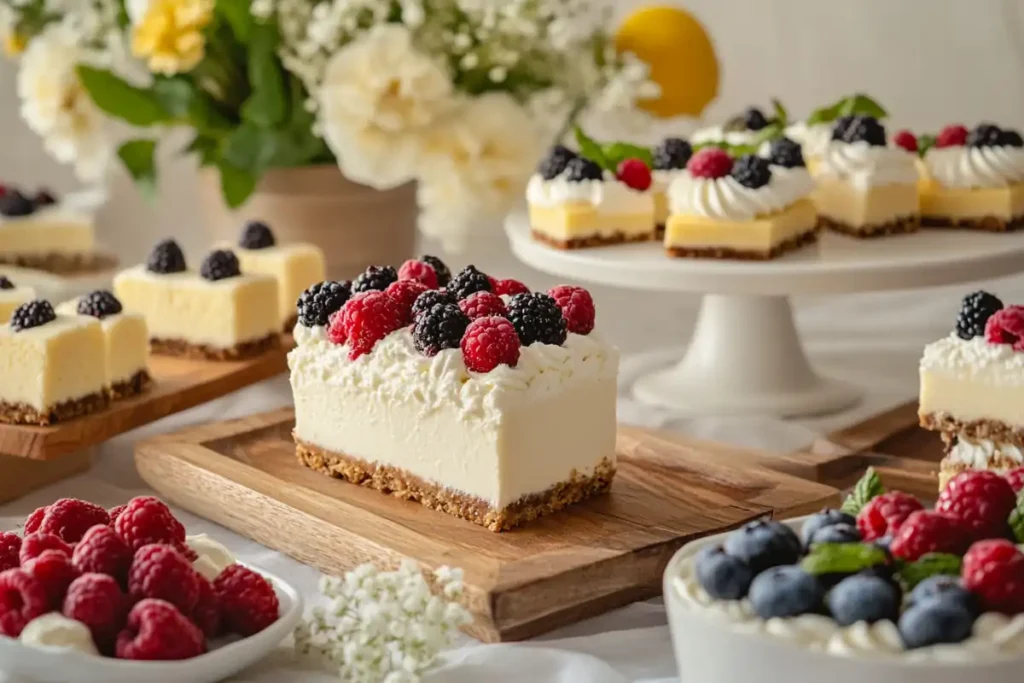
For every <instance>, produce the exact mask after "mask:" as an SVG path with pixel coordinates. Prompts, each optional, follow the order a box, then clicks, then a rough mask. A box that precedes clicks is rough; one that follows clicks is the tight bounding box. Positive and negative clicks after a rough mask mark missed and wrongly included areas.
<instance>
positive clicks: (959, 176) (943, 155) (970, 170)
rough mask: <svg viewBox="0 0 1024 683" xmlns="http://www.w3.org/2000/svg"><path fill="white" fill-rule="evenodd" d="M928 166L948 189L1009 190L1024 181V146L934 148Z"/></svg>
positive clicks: (933, 174) (939, 181)
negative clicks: (1007, 188)
mask: <svg viewBox="0 0 1024 683" xmlns="http://www.w3.org/2000/svg"><path fill="white" fill-rule="evenodd" d="M924 163H925V166H926V167H927V169H928V175H929V176H931V177H932V178H934V179H935V181H936V182H938V183H939V184H940V185H942V186H944V187H953V188H965V189H966V188H992V187H1006V186H1007V185H1010V184H1012V183H1019V182H1021V181H1024V147H1011V146H1009V145H1001V146H998V147H964V146H956V147H942V148H934V147H933V148H932V149H930V150H928V153H927V154H925V156H924Z"/></svg>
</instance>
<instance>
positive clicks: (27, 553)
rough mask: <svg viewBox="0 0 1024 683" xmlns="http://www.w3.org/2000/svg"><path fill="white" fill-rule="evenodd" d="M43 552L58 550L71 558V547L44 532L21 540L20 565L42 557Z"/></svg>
mask: <svg viewBox="0 0 1024 683" xmlns="http://www.w3.org/2000/svg"><path fill="white" fill-rule="evenodd" d="M45 550H59V551H60V552H62V553H64V554H65V555H67V556H68V557H71V546H69V545H68V544H67V543H65V542H64V541H62V540H60V538H59V537H57V536H55V535H53V534H48V533H46V532H44V531H37V532H35V533H34V534H29V535H28V536H26V537H25V538H23V539H22V541H21V551H20V553H19V555H18V556H19V557H20V558H21V563H22V564H25V563H26V562H28V561H29V560H31V559H33V558H36V557H39V556H40V555H42V554H43V551H45Z"/></svg>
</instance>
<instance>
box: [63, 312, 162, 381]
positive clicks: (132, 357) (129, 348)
mask: <svg viewBox="0 0 1024 683" xmlns="http://www.w3.org/2000/svg"><path fill="white" fill-rule="evenodd" d="M56 310H57V313H61V314H63V315H78V299H72V300H71V301H65V302H64V303H62V304H60V305H59V306H58V307H57V309H56ZM85 317H88V316H85ZM99 323H100V326H101V327H102V328H103V336H104V339H105V344H106V354H105V357H106V372H107V385H108V386H113V385H115V384H119V383H122V382H127V381H129V380H131V379H132V378H133V377H135V375H137V374H138V373H139V372H141V371H143V370H145V369H146V368H147V366H148V365H149V331H148V328H147V327H146V319H145V318H144V317H143V316H142V314H140V313H127V312H122V313H117V314H115V315H108V316H106V317H105V318H102V319H99Z"/></svg>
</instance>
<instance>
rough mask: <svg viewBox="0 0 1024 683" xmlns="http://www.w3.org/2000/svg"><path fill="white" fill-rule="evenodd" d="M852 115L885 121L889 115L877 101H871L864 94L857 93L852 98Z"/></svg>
mask: <svg viewBox="0 0 1024 683" xmlns="http://www.w3.org/2000/svg"><path fill="white" fill-rule="evenodd" d="M850 99H851V100H852V104H851V105H850V109H851V111H850V113H851V114H856V115H857V116H874V117H875V118H876V119H884V118H885V117H886V116H888V115H889V112H887V111H885V108H884V107H883V106H882V105H880V104H879V103H878V102H877V101H875V100H873V99H871V98H870V97H868V96H867V95H865V94H864V93H857V94H855V95H853V96H852V97H851V98H850Z"/></svg>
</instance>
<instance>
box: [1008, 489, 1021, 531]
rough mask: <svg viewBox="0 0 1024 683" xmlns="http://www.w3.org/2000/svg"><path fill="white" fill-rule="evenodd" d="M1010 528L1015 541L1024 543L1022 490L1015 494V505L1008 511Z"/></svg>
mask: <svg viewBox="0 0 1024 683" xmlns="http://www.w3.org/2000/svg"><path fill="white" fill-rule="evenodd" d="M1010 529H1012V530H1013V537H1014V538H1015V539H1017V543H1024V490H1022V491H1021V493H1020V494H1019V495H1018V496H1017V507H1016V508H1014V510H1013V512H1011V513H1010Z"/></svg>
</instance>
